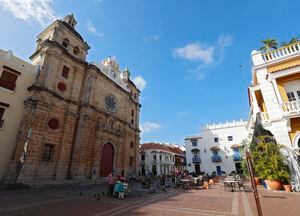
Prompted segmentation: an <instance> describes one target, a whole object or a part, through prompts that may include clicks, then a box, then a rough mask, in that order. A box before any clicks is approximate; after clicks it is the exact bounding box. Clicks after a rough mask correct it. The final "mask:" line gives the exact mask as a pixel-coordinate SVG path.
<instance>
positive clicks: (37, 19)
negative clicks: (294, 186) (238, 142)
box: [0, 0, 300, 144]
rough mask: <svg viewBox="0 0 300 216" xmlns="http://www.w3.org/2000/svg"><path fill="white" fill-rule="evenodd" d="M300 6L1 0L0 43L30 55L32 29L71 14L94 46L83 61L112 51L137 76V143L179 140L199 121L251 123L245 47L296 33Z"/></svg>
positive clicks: (227, 0)
mask: <svg viewBox="0 0 300 216" xmlns="http://www.w3.org/2000/svg"><path fill="white" fill-rule="evenodd" d="M26 2H27V4H25V3H26ZM299 6H300V5H299V2H297V1H283V0H282V1H254V0H252V1H241V0H176V1H175V0H86V1H80V0H66V1H63V0H26V1H25V0H0V28H1V29H2V31H1V34H0V48H1V49H4V50H7V49H10V50H12V51H13V52H14V54H15V55H17V56H19V57H21V58H23V59H25V60H28V57H29V56H30V55H31V54H32V53H33V51H34V49H35V40H36V38H35V37H36V35H37V34H38V33H39V32H40V31H41V30H42V29H43V28H44V27H45V26H47V25H48V24H49V23H51V21H53V19H55V18H57V17H59V18H62V17H64V16H65V15H66V14H68V13H71V12H72V13H74V15H75V17H76V19H77V21H78V24H77V27H76V29H77V31H78V32H80V33H81V35H82V36H83V37H84V39H85V40H86V41H87V42H88V44H89V45H90V46H91V49H90V50H89V55H88V61H100V60H102V59H103V58H106V57H107V56H116V58H117V59H118V61H119V63H120V65H121V67H122V68H125V67H126V66H128V67H129V69H130V70H131V72H132V76H133V78H136V77H138V78H137V79H136V82H137V83H138V85H140V86H141V88H142V99H141V103H142V109H141V121H140V124H141V128H142V129H143V132H142V142H146V141H157V142H172V143H177V144H182V143H183V138H184V137H185V136H187V135H191V134H197V133H199V131H200V126H201V124H206V123H212V122H219V121H226V120H233V119H236V120H237V119H241V118H242V119H244V120H246V119H247V116H248V112H249V105H248V98H247V86H248V85H249V84H250V82H251V59H250V53H251V51H252V50H253V49H258V48H259V47H260V46H261V43H260V41H261V40H263V39H265V38H268V37H272V38H277V39H278V40H279V41H288V40H289V39H290V38H291V37H295V36H299V28H298V27H297V26H298V20H299V16H298V14H299V12H298V8H299ZM3 29H4V31H3Z"/></svg>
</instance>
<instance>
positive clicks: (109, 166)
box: [100, 143, 115, 177]
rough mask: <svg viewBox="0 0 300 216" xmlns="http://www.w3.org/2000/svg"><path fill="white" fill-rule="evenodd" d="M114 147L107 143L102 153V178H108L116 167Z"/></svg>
mask: <svg viewBox="0 0 300 216" xmlns="http://www.w3.org/2000/svg"><path fill="white" fill-rule="evenodd" d="M114 154H115V152H114V147H113V145H112V144H110V143H106V144H105V145H104V146H103V148H102V151H101V162H100V177H106V176H108V174H109V173H111V171H112V170H113V165H114Z"/></svg>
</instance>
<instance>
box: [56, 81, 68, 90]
mask: <svg viewBox="0 0 300 216" xmlns="http://www.w3.org/2000/svg"><path fill="white" fill-rule="evenodd" d="M57 88H58V89H59V91H62V92H64V91H66V88H67V86H66V84H64V83H63V82H59V83H58V84H57Z"/></svg>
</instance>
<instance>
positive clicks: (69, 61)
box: [13, 14, 90, 181]
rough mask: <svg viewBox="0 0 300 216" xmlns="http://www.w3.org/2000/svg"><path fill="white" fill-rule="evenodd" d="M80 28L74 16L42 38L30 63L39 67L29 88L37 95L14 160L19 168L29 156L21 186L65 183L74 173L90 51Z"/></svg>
mask: <svg viewBox="0 0 300 216" xmlns="http://www.w3.org/2000/svg"><path fill="white" fill-rule="evenodd" d="M76 23H77V22H76V20H75V18H74V16H73V14H70V15H67V16H66V17H65V18H64V19H62V20H56V21H54V22H53V23H52V24H51V25H50V26H48V27H47V28H45V29H44V30H43V31H42V32H41V33H40V34H39V35H38V36H37V48H36V51H35V52H34V53H33V54H32V55H31V57H30V59H31V60H32V62H33V64H35V65H39V72H38V75H37V78H36V82H35V83H34V84H33V85H32V86H31V87H29V88H28V89H29V91H30V92H31V94H32V96H31V97H30V98H29V99H27V100H26V101H25V115H24V119H23V120H22V123H21V125H20V133H19V134H20V135H19V136H20V137H19V138H18V142H17V147H16V152H15V155H14V159H13V160H14V162H15V163H16V164H18V163H20V158H21V157H22V155H24V154H26V152H30V154H27V156H26V157H25V158H26V159H25V162H24V163H23V164H22V166H20V165H18V166H17V167H19V170H18V171H16V179H17V180H18V181H22V180H38V179H65V178H66V177H67V175H68V173H69V170H70V168H69V167H70V161H71V157H72V148H73V142H74V141H73V140H74V137H75V134H76V128H77V126H76V124H77V123H76V122H77V121H78V119H77V116H78V114H79V111H80V108H79V107H80V101H81V95H82V92H83V89H84V87H83V86H84V81H85V76H86V73H85V71H86V67H87V65H88V64H87V62H86V61H85V59H86V55H87V51H88V49H89V48H90V47H89V45H88V44H87V43H86V42H85V41H84V40H83V38H82V37H81V35H80V34H79V33H78V32H77V31H76V30H75V26H76ZM28 131H31V134H32V136H31V137H30V140H28ZM26 140H27V141H26ZM26 142H27V143H30V144H29V145H26V144H25V143H26Z"/></svg>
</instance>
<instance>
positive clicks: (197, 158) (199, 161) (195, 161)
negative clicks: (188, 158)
mask: <svg viewBox="0 0 300 216" xmlns="http://www.w3.org/2000/svg"><path fill="white" fill-rule="evenodd" d="M193 163H201V158H200V157H193Z"/></svg>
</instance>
